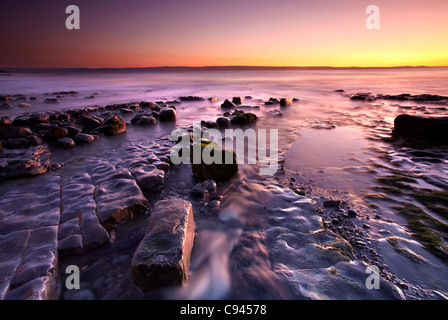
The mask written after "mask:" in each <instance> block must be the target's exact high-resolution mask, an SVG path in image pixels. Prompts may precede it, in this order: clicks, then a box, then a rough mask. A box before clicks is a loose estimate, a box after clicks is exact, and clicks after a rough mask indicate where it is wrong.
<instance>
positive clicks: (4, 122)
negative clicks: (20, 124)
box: [0, 117, 13, 127]
mask: <svg viewBox="0 0 448 320" xmlns="http://www.w3.org/2000/svg"><path fill="white" fill-rule="evenodd" d="M12 121H13V118H12V117H1V118H0V127H7V126H12Z"/></svg>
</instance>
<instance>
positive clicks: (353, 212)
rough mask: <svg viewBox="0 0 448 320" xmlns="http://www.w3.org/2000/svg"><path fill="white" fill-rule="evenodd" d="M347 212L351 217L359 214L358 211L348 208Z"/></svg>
mask: <svg viewBox="0 0 448 320" xmlns="http://www.w3.org/2000/svg"><path fill="white" fill-rule="evenodd" d="M347 214H348V216H349V217H350V218H355V217H356V216H357V213H356V211H353V210H348V211H347Z"/></svg>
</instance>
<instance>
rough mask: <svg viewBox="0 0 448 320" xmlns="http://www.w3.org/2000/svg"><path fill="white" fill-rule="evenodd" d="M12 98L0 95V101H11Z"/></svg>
mask: <svg viewBox="0 0 448 320" xmlns="http://www.w3.org/2000/svg"><path fill="white" fill-rule="evenodd" d="M11 100H12V98H11V97H10V96H5V95H0V101H6V102H8V101H11Z"/></svg>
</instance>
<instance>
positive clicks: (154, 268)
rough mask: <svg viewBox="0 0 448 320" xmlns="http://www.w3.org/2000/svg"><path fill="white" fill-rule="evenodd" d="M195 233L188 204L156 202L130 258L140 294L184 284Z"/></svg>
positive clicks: (191, 209)
mask: <svg viewBox="0 0 448 320" xmlns="http://www.w3.org/2000/svg"><path fill="white" fill-rule="evenodd" d="M194 231H195V224H194V217H193V207H192V205H191V203H190V202H188V201H185V200H179V199H170V200H162V201H158V202H157V203H156V204H155V207H154V211H153V212H152V213H151V216H150V217H149V227H148V231H147V233H146V235H145V237H144V238H143V240H142V241H141V242H140V244H139V246H138V248H137V250H136V251H135V254H134V257H133V259H132V264H131V273H132V278H133V280H134V283H135V284H136V285H137V286H138V287H140V288H141V289H142V290H143V291H149V290H151V289H155V288H158V287H162V286H176V285H182V284H183V283H185V282H186V281H187V280H188V273H189V268H190V254H191V250H192V247H193V241H194Z"/></svg>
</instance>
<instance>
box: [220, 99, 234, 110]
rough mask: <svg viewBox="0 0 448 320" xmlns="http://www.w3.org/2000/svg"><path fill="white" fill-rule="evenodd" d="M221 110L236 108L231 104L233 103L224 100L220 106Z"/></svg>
mask: <svg viewBox="0 0 448 320" xmlns="http://www.w3.org/2000/svg"><path fill="white" fill-rule="evenodd" d="M221 108H224V109H233V108H236V105H235V104H234V103H233V102H231V101H229V100H227V99H226V100H224V102H223V103H222V104H221Z"/></svg>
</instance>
